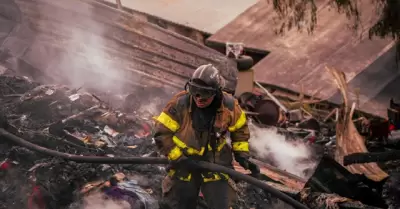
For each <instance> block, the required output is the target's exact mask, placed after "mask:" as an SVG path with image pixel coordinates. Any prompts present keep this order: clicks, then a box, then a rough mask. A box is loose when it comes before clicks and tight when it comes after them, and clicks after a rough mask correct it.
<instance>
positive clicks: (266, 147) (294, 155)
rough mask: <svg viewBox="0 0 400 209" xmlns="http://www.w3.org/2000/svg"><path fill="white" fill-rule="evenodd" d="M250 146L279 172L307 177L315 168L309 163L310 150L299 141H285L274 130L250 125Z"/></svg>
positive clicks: (314, 163) (313, 164)
mask: <svg viewBox="0 0 400 209" xmlns="http://www.w3.org/2000/svg"><path fill="white" fill-rule="evenodd" d="M250 131H251V138H250V145H251V148H252V150H254V151H255V152H256V153H257V155H258V156H259V157H261V158H263V159H265V160H266V161H267V162H271V164H273V165H274V166H276V167H278V168H279V169H281V170H285V171H287V172H289V173H291V174H294V175H297V176H299V177H303V178H307V177H309V176H308V174H307V172H306V171H308V170H309V169H312V168H314V167H315V166H316V162H313V161H311V160H310V159H312V150H311V148H310V147H309V146H307V145H306V144H304V143H303V142H302V141H300V140H297V141H296V140H287V139H286V137H285V136H284V135H281V134H278V133H277V130H276V129H272V128H270V129H266V128H259V127H256V126H254V125H250Z"/></svg>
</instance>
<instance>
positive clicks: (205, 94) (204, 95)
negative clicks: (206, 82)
mask: <svg viewBox="0 0 400 209" xmlns="http://www.w3.org/2000/svg"><path fill="white" fill-rule="evenodd" d="M188 87H189V93H190V94H191V95H192V96H193V97H195V98H201V99H208V98H210V97H212V96H215V95H216V94H217V90H216V89H214V88H211V87H205V86H200V85H197V84H195V83H193V82H189V85H188Z"/></svg>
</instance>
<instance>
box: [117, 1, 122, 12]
mask: <svg viewBox="0 0 400 209" xmlns="http://www.w3.org/2000/svg"><path fill="white" fill-rule="evenodd" d="M116 1H117V8H118V9H121V10H122V4H121V0H116Z"/></svg>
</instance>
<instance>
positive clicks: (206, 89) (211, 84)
mask: <svg viewBox="0 0 400 209" xmlns="http://www.w3.org/2000/svg"><path fill="white" fill-rule="evenodd" d="M223 83H224V80H223V78H222V76H221V75H220V73H219V71H218V70H217V68H215V67H214V66H213V65H212V64H207V65H201V66H200V67H198V68H197V69H196V70H195V71H194V73H193V75H192V77H191V79H190V80H189V83H188V84H189V92H190V93H191V94H192V95H193V96H198V97H203V98H207V97H211V96H214V95H216V94H217V93H218V92H219V91H220V89H221V87H222V86H223Z"/></svg>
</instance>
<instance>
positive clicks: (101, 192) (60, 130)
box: [0, 74, 270, 209]
mask: <svg viewBox="0 0 400 209" xmlns="http://www.w3.org/2000/svg"><path fill="white" fill-rule="evenodd" d="M0 91H1V92H0V104H1V105H2V107H3V108H2V111H1V120H0V121H1V122H2V124H3V127H4V126H6V127H4V128H5V129H6V130H7V131H9V132H10V133H12V134H14V135H16V136H19V137H21V138H23V139H25V140H27V141H29V142H31V143H34V144H37V145H39V146H43V147H46V148H49V149H52V150H56V151H60V152H64V153H70V154H74V155H84V156H108V157H113V156H120V157H131V156H154V157H157V156H158V153H157V152H156V147H155V144H154V142H153V139H152V123H153V122H152V120H151V117H149V116H150V115H151V114H150V113H148V112H144V113H143V114H140V113H141V112H140V111H137V112H135V111H132V109H131V111H129V112H124V110H126V109H127V108H129V107H130V106H129V105H127V104H126V103H129V104H132V101H133V99H132V97H134V95H131V96H129V97H128V98H129V99H128V100H129V101H128V102H125V103H124V104H123V105H121V107H120V108H117V109H115V108H111V106H109V105H108V104H107V103H106V102H104V101H103V100H102V99H100V98H99V97H97V96H96V95H93V94H90V93H87V92H83V91H81V90H80V89H69V88H67V87H66V86H61V85H41V84H39V83H36V82H34V81H31V80H29V79H28V78H26V77H19V76H14V75H12V74H4V75H1V76H0ZM145 102H146V101H145ZM164 102H165V101H164ZM121 103H123V101H121ZM160 104H162V105H163V103H162V102H160ZM132 105H133V104H132ZM135 105H137V104H135ZM5 121H7V122H5ZM0 159H1V161H2V162H1V164H0V175H1V178H0V189H1V191H2V192H0V196H1V198H0V200H1V201H0V208H4V209H6V208H7V209H9V208H55V209H56V208H57V209H60V208H68V209H78V208H85V207H87V208H90V207H93V206H91V205H92V204H94V203H96V201H103V200H104V201H107V199H110V198H111V199H113V200H115V199H118V200H124V201H122V203H121V202H119V203H118V204H117V205H120V206H119V207H121V208H124V207H123V206H121V205H124V204H125V205H126V204H128V205H130V206H129V207H128V208H145V209H157V208H159V206H158V200H159V199H160V197H161V186H160V185H161V182H162V179H163V177H164V176H165V175H166V172H165V169H164V167H163V166H158V165H130V164H123V165H121V164H120V165H108V164H107V165H105V164H87V163H75V162H71V161H66V160H63V159H58V158H54V157H49V156H45V155H42V154H38V153H36V152H32V151H30V150H28V149H26V148H22V147H19V146H15V145H13V144H11V143H10V142H8V141H6V140H2V141H1V143H0ZM237 187H238V192H239V198H238V201H237V202H238V204H237V206H235V208H238V209H239V208H254V207H255V208H260V207H261V208H263V207H266V206H267V205H268V204H270V201H269V200H270V196H269V195H268V194H266V193H265V192H260V190H259V189H257V188H256V187H254V186H251V185H247V184H245V183H239V184H237ZM96 195H97V197H98V198H92V197H93V196H96ZM93 200H94V201H93ZM113 204H115V203H113ZM201 205H203V207H202V206H201ZM119 207H118V208H119ZM199 207H200V208H201V207H202V208H205V207H204V203H203V204H200V206H199ZM95 208H96V207H95Z"/></svg>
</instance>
